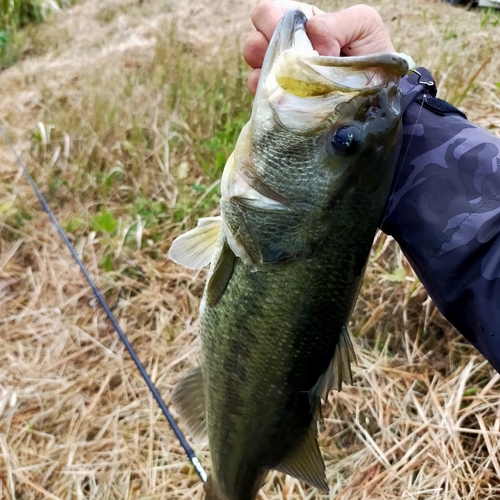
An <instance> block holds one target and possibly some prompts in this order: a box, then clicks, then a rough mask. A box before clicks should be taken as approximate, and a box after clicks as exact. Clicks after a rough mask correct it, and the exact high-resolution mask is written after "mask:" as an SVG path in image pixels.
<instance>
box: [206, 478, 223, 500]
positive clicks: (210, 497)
mask: <svg viewBox="0 0 500 500" xmlns="http://www.w3.org/2000/svg"><path fill="white" fill-rule="evenodd" d="M216 490H217V488H216V487H215V485H214V481H213V479H212V474H210V475H209V476H208V479H207V482H206V483H205V500H226V499H225V498H224V497H223V496H221V495H220V494H219V493H218V491H216Z"/></svg>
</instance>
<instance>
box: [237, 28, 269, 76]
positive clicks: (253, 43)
mask: <svg viewBox="0 0 500 500" xmlns="http://www.w3.org/2000/svg"><path fill="white" fill-rule="evenodd" d="M268 45H269V42H268V40H267V38H266V37H265V36H264V35H263V34H262V33H261V32H260V31H254V32H253V33H250V35H248V36H247V39H246V40H245V43H244V44H243V50H242V53H243V58H244V59H245V62H246V63H247V64H248V65H249V66H250V67H251V68H260V67H262V63H263V61H264V56H265V55H266V50H267V46H268Z"/></svg>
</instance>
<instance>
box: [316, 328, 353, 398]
mask: <svg viewBox="0 0 500 500" xmlns="http://www.w3.org/2000/svg"><path fill="white" fill-rule="evenodd" d="M352 362H354V363H355V362H356V353H355V352H354V347H353V345H352V341H351V338H350V337H349V333H348V332H347V328H346V327H345V326H343V327H342V330H341V331H340V335H339V340H338V342H337V345H336V347H335V353H334V355H333V359H332V361H331V362H330V365H329V366H328V368H327V369H326V371H325V373H323V375H321V377H319V379H318V381H317V382H316V384H314V387H313V388H312V389H311V390H310V391H309V401H310V402H311V404H313V402H314V399H315V398H321V399H322V400H323V401H326V399H327V397H328V393H329V392H330V391H331V390H332V389H335V390H337V391H339V392H340V391H341V390H342V382H344V383H346V384H352V371H351V363H352Z"/></svg>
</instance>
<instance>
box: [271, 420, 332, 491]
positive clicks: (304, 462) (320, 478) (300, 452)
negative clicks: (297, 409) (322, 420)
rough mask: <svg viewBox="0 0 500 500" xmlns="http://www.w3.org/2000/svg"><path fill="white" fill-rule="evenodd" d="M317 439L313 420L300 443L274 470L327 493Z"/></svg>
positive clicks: (323, 464)
mask: <svg viewBox="0 0 500 500" xmlns="http://www.w3.org/2000/svg"><path fill="white" fill-rule="evenodd" d="M317 437H318V431H317V425H316V419H315V418H313V421H312V423H311V425H310V426H309V430H308V431H307V434H306V435H305V436H304V438H303V440H302V442H301V443H300V444H299V446H298V447H297V448H296V449H295V450H294V452H293V453H292V454H291V455H290V456H289V457H287V458H286V459H285V460H284V461H283V462H281V463H280V464H279V466H278V467H275V469H276V470H278V471H280V472H284V473H285V474H288V475H289V476H292V477H294V478H296V479H300V480H301V481H305V482H306V483H308V484H310V485H312V486H314V487H315V488H318V489H319V490H322V491H328V490H329V488H328V484H327V482H326V477H325V463H324V462H323V458H322V456H321V452H320V451H319V446H318V440H317Z"/></svg>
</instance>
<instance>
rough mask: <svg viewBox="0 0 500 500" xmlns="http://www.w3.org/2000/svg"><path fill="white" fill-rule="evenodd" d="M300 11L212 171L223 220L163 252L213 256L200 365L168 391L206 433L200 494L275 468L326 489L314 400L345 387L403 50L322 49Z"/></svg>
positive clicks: (201, 434) (391, 143) (389, 175)
mask: <svg viewBox="0 0 500 500" xmlns="http://www.w3.org/2000/svg"><path fill="white" fill-rule="evenodd" d="M306 23H307V17H306V16H305V14H304V13H303V12H302V11H300V10H295V11H289V12H287V13H286V14H285V15H284V17H283V18H282V20H281V21H280V23H279V25H278V26H277V28H276V30H275V32H274V35H273V37H272V39H271V41H270V43H269V47H268V50H267V52H266V55H265V59H264V63H263V67H262V71H261V76H260V79H259V83H258V87H257V91H256V95H255V98H254V102H253V107H252V115H251V118H250V121H249V122H248V123H247V124H246V125H245V126H244V127H243V129H242V131H241V133H240V135H239V137H238V140H237V142H236V146H235V149H234V151H233V153H232V154H231V156H230V157H229V158H228V160H227V163H226V165H225V168H224V171H223V174H222V179H221V200H220V216H217V217H207V218H202V219H200V220H199V221H198V225H197V227H196V228H194V229H192V230H190V231H188V232H187V233H185V234H183V235H181V236H179V237H177V238H176V239H175V240H174V242H173V244H172V246H171V248H170V251H169V257H170V258H171V259H172V260H173V261H175V262H177V263H179V264H183V265H185V266H187V267H190V268H193V269H196V268H201V267H203V266H206V265H209V264H210V269H209V273H208V278H207V283H206V286H205V289H204V293H203V297H202V300H201V304H200V333H201V352H202V361H201V365H200V366H198V367H196V368H193V369H191V370H190V371H189V372H188V373H187V375H186V376H185V377H184V378H183V379H181V380H180V382H179V383H178V384H177V386H176V387H175V389H174V391H173V393H172V396H171V401H172V403H173V405H174V408H175V409H176V411H177V412H178V414H179V416H180V419H181V421H182V422H183V423H184V424H185V425H186V428H187V429H188V431H189V434H190V435H191V436H192V437H193V438H194V439H196V440H198V441H201V440H204V439H206V438H208V445H209V450H210V455H211V460H212V469H211V474H210V475H209V477H208V480H207V482H206V484H205V496H206V499H207V500H254V499H255V498H256V496H257V495H258V491H259V489H260V488H261V486H262V485H263V483H264V481H265V478H266V475H267V474H268V472H269V471H270V470H272V469H275V470H278V471H281V472H283V473H286V474H289V475H291V476H293V477H295V478H297V479H299V480H302V481H305V482H306V483H309V484H310V485H312V486H313V487H316V488H318V489H319V490H323V491H328V484H327V481H326V475H325V464H324V461H323V458H322V456H321V452H320V449H319V446H318V425H319V423H320V422H321V405H322V401H325V400H326V398H327V396H328V393H329V391H330V390H332V389H336V390H341V388H342V383H352V371H351V363H353V362H354V361H355V358H356V356H355V350H354V347H353V344H352V342H351V339H350V337H349V334H348V332H347V327H346V325H347V324H348V321H349V317H350V315H351V312H352V309H353V306H354V303H355V301H356V298H357V295H358V293H359V289H360V286H361V282H362V278H363V274H364V270H365V267H366V263H367V260H368V257H369V254H370V249H371V245H372V243H373V239H374V236H375V233H376V230H377V227H378V224H379V223H380V221H381V218H382V215H383V211H384V207H385V204H386V200H387V198H388V195H389V191H390V188H391V183H392V180H393V176H394V170H395V164H396V160H397V157H398V153H399V149H400V144H401V134H402V131H401V106H400V100H401V96H400V91H399V90H398V82H399V80H400V78H401V77H402V76H404V75H405V74H407V73H408V71H409V69H410V67H411V66H412V64H413V63H412V61H411V58H409V57H408V56H405V55H404V54H397V53H391V54H375V55H370V56H363V57H360V56H358V57H328V56H320V55H319V54H318V53H317V52H316V51H315V50H314V49H313V47H312V45H311V42H310V40H309V38H308V36H307V33H306V29H305V27H306Z"/></svg>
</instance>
